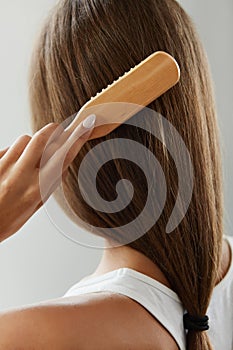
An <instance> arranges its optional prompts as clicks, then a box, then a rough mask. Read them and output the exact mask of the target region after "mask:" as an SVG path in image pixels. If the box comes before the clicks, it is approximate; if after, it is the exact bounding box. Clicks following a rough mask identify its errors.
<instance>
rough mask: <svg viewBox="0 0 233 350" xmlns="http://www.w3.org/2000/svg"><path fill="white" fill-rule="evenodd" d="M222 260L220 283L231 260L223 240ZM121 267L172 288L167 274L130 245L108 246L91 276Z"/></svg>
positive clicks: (226, 244) (227, 247)
mask: <svg viewBox="0 0 233 350" xmlns="http://www.w3.org/2000/svg"><path fill="white" fill-rule="evenodd" d="M222 248H223V249H222V260H221V264H220V269H219V271H220V273H219V275H220V278H219V279H218V281H217V282H216V284H217V283H219V282H220V281H221V280H222V278H223V277H224V276H225V274H226V273H227V271H228V269H229V266H230V262H231V256H230V255H231V254H230V248H229V245H228V242H226V241H225V240H223V246H222ZM121 267H128V268H131V269H134V270H136V271H138V272H141V273H143V274H145V275H148V276H149V277H152V278H154V279H156V280H157V281H159V282H161V283H162V284H164V285H165V286H167V287H168V288H171V286H170V284H169V282H168V280H167V279H166V277H165V275H164V274H163V273H162V271H161V270H160V269H159V267H158V266H157V265H156V264H155V263H154V262H153V261H152V260H151V259H149V258H148V257H147V256H145V255H144V254H143V253H140V252H138V251H137V250H136V249H133V248H131V247H129V246H119V247H114V248H112V247H111V248H106V249H105V250H104V251H103V255H102V258H101V260H100V263H99V265H98V266H97V269H96V270H95V271H94V273H93V274H92V275H91V276H93V277H94V276H98V275H102V274H104V273H107V272H110V271H113V270H116V269H119V268H121Z"/></svg>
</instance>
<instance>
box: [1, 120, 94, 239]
mask: <svg viewBox="0 0 233 350" xmlns="http://www.w3.org/2000/svg"><path fill="white" fill-rule="evenodd" d="M94 124H95V116H94V115H91V116H89V117H87V118H86V119H85V120H84V122H83V123H80V124H79V125H78V127H77V128H76V129H75V130H74V131H73V132H72V131H70V130H69V128H67V129H65V130H64V129H63V127H62V126H61V125H59V124H56V123H51V124H48V125H46V126H45V127H44V128H42V129H41V130H39V131H38V132H36V133H35V134H34V135H33V137H30V136H28V135H24V136H21V137H19V138H18V139H17V140H16V141H15V143H14V144H13V145H12V146H11V147H9V148H7V149H5V150H2V151H0V242H1V241H3V240H4V239H6V238H8V237H9V236H11V235H13V234H14V233H15V232H17V231H18V230H19V229H20V228H21V227H22V226H23V225H24V224H25V222H26V221H27V220H28V219H29V218H30V217H31V216H32V215H33V214H34V213H35V212H36V211H37V210H38V209H39V208H40V207H41V206H42V205H43V203H44V202H45V201H46V200H47V199H48V198H49V197H50V195H51V194H52V193H53V192H54V191H55V189H56V188H57V186H58V185H59V184H60V182H61V180H62V176H64V174H65V173H66V171H67V168H68V167H69V165H70V164H71V163H72V161H73V160H74V158H75V157H76V155H77V154H78V152H79V151H80V149H81V147H82V146H83V144H84V143H85V142H86V141H87V140H88V138H89V136H90V134H91V132H92V130H93V127H94ZM63 161H64V162H63ZM59 172H60V173H59ZM41 185H42V187H43V191H42V194H43V198H42V196H41ZM45 190H46V191H45Z"/></svg>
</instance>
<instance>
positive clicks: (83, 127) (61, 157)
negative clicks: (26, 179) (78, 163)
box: [40, 115, 96, 196]
mask: <svg viewBox="0 0 233 350" xmlns="http://www.w3.org/2000/svg"><path fill="white" fill-rule="evenodd" d="M95 119H96V116H95V115H90V116H89V117H87V118H86V119H85V120H84V121H83V122H82V123H80V124H79V126H78V127H77V128H76V130H75V131H74V132H73V133H72V134H71V135H70V137H69V138H68V139H67V141H66V142H65V143H64V144H63V146H62V147H60V149H59V150H57V152H56V153H55V154H54V155H53V156H52V157H51V158H50V159H49V160H48V162H47V163H46V164H45V166H44V167H42V168H41V169H40V186H41V192H42V194H43V196H44V195H45V194H47V193H48V192H49V193H50V194H51V193H52V192H53V191H54V189H53V185H54V184H55V183H57V181H58V184H59V183H60V182H61V180H62V174H63V173H64V172H65V171H66V170H67V168H68V166H69V165H70V164H71V163H72V161H73V160H74V158H75V157H76V156H77V154H78V152H79V151H80V149H81V148H82V146H83V145H84V143H85V142H86V141H87V140H88V138H89V136H90V134H91V132H92V130H93V129H94V125H95ZM56 186H57V185H56Z"/></svg>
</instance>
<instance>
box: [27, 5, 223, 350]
mask: <svg viewBox="0 0 233 350" xmlns="http://www.w3.org/2000/svg"><path fill="white" fill-rule="evenodd" d="M158 50H163V51H166V52H168V53H170V54H171V55H172V56H174V57H175V59H176V60H177V61H178V63H179V65H180V68H181V80H180V82H179V83H178V84H177V85H176V86H175V87H173V88H172V89H171V90H169V91H168V92H167V93H165V94H164V95H163V96H161V97H160V98H158V99H157V100H156V101H154V102H153V103H151V104H150V105H149V106H148V107H150V108H151V109H153V110H154V111H157V112H159V113H161V114H162V115H163V116H164V117H165V118H166V119H167V120H168V121H169V122H170V123H171V124H172V125H173V126H174V127H175V128H176V129H177V131H178V132H179V134H180V135H181V136H182V138H183V140H184V142H185V144H186V146H187V148H188V150H189V152H190V156H191V160H192V164H193V169H194V188H193V194H192V199H191V203H190V205H189V208H188V211H187V213H186V215H185V217H184V219H183V220H182V222H181V223H180V224H179V225H178V227H177V228H176V229H175V230H174V232H173V233H172V234H170V235H168V234H167V233H166V232H165V228H166V224H167V222H168V219H169V216H170V214H171V211H172V208H173V207H174V204H175V200H176V194H177V174H176V171H175V164H174V162H173V161H172V159H171V157H170V155H169V152H167V150H166V149H165V148H164V147H163V145H161V143H160V142H159V141H158V140H156V139H155V138H153V137H152V136H151V134H149V133H147V132H144V131H143V130H139V128H138V129H137V128H136V129H137V130H136V129H135V127H133V126H131V125H126V124H123V125H121V126H120V127H119V128H117V129H116V130H114V131H113V132H112V133H110V134H109V135H107V136H106V137H102V138H99V139H96V140H91V141H88V142H87V143H86V144H85V145H84V146H83V147H82V150H81V152H80V153H79V155H78V156H77V157H76V159H75V160H74V162H73V163H72V166H71V167H70V168H69V172H68V175H67V177H66V179H65V180H64V184H63V187H64V190H65V195H66V198H67V200H68V203H69V205H70V206H71V208H72V210H73V211H74V212H75V213H76V214H77V215H78V216H79V217H80V218H81V219H82V220H84V221H86V222H88V223H90V224H91V225H94V226H96V227H120V226H123V225H124V224H125V223H126V221H127V220H128V221H129V219H132V217H136V215H138V213H139V212H140V210H142V208H143V205H144V204H145V200H146V195H147V194H148V193H147V192H148V191H147V190H148V188H147V186H146V179H145V176H144V174H143V173H142V171H141V170H140V169H139V167H137V166H135V164H133V163H132V162H130V161H127V160H124V159H114V158H115V157H114V148H112V149H111V152H112V161H110V162H108V163H107V164H106V165H105V166H104V167H103V169H101V171H100V173H99V174H98V176H97V185H98V186H97V187H98V190H99V192H100V193H101V196H102V197H103V198H105V199H106V200H109V201H110V200H113V198H115V196H116V184H117V182H118V181H119V180H120V179H122V178H127V179H128V180H130V181H131V183H132V184H133V187H134V190H135V195H134V197H133V200H132V203H130V205H129V206H128V207H127V208H126V209H125V210H123V211H122V212H120V213H104V212H101V211H97V210H94V209H93V208H91V207H90V206H88V205H87V203H86V202H85V201H84V200H83V199H82V196H81V193H80V189H79V186H78V181H77V174H78V169H79V166H80V163H81V160H82V159H83V157H84V156H85V155H86V154H87V153H88V152H89V150H90V149H92V148H93V146H95V145H97V144H99V143H101V142H103V141H106V140H110V139H112V138H120V137H121V138H122V137H124V138H127V139H132V140H136V141H138V142H139V143H141V144H142V145H145V146H146V147H147V148H148V149H150V151H151V152H153V153H154V154H155V155H156V158H157V159H158V160H159V162H160V164H161V166H162V168H163V171H164V173H165V176H166V181H167V188H168V194H167V201H166V205H165V207H164V209H163V212H162V215H161V216H160V218H159V220H158V221H157V222H156V224H155V225H154V226H153V227H152V228H151V229H150V230H149V231H148V232H147V233H146V234H144V235H143V236H142V237H140V238H139V239H137V240H135V241H133V242H131V243H129V244H128V245H129V246H130V247H132V248H134V249H136V250H138V251H140V252H142V253H143V254H145V255H146V256H147V257H149V258H150V259H151V260H152V261H153V262H154V263H156V264H157V265H158V267H159V268H160V269H161V270H162V272H163V273H164V274H165V276H166V278H167V280H168V281H169V283H170V285H171V286H172V288H173V290H174V291H175V292H176V293H177V294H178V296H179V298H180V299H181V301H182V303H183V305H184V307H185V309H186V310H187V311H188V312H189V313H190V314H191V315H193V316H195V315H196V316H204V315H205V313H206V311H207V308H208V305H209V302H210V298H211V295H212V291H213V288H214V286H215V283H216V281H217V279H218V277H219V276H218V270H219V265H220V257H221V251H222V232H223V220H222V217H223V205H222V202H223V198H222V179H221V160H220V154H219V141H218V128H217V123H216V112H215V106H214V100H213V91H212V86H211V79H210V74H209V68H208V62H207V59H206V55H205V52H204V50H203V47H202V45H201V43H200V40H199V38H198V35H197V33H196V31H195V29H194V25H193V23H192V21H191V19H190V18H189V16H188V15H187V14H186V13H185V11H184V10H183V9H182V8H181V6H180V5H179V4H178V3H177V2H176V1H175V0H140V1H135V0H127V1H125V0H107V1H105V0H76V1H73V0H72V1H71V0H62V1H60V2H59V3H58V4H57V5H56V6H55V8H54V9H53V10H52V11H51V13H50V15H49V17H48V19H47V21H46V23H45V25H44V27H43V30H42V32H41V34H40V36H39V40H38V43H37V45H36V48H35V50H34V55H33V60H32V65H31V74H30V100H31V111H32V124H33V130H34V131H36V130H38V129H39V128H41V127H42V126H44V125H45V124H47V123H49V122H53V121H55V122H62V121H64V120H65V119H66V118H67V117H68V116H70V115H72V114H73V113H75V112H77V111H78V110H79V109H80V108H81V107H82V106H83V104H84V103H85V102H87V101H88V100H89V99H90V97H91V96H94V95H95V94H96V93H97V92H98V91H101V89H102V88H104V87H106V86H107V85H108V84H110V83H111V82H112V81H114V80H115V79H117V78H118V77H119V76H121V75H122V74H123V73H124V72H126V71H128V70H129V69H130V68H131V67H134V66H135V65H136V64H138V63H139V62H141V61H142V60H143V59H145V58H146V57H147V56H148V55H150V54H152V53H153V52H155V51H158ZM94 161H96V160H95V159H93V162H94ZM92 164H93V163H92V162H90V163H88V166H87V167H86V171H87V174H86V178H87V179H88V177H89V175H88V174H91V172H92ZM148 167H150V163H149V164H148ZM156 201H157V199H156V198H155V199H154V202H155V205H156ZM187 349H189V350H194V349H195V350H205V349H212V346H211V344H210V341H209V338H208V333H207V332H194V331H189V332H188V334H187Z"/></svg>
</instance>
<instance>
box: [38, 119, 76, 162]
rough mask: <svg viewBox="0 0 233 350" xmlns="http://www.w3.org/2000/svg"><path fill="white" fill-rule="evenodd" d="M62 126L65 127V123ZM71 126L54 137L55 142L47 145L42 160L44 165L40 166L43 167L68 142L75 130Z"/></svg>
mask: <svg viewBox="0 0 233 350" xmlns="http://www.w3.org/2000/svg"><path fill="white" fill-rule="evenodd" d="M76 115H77V113H76V114H74V115H73V116H72V117H73V119H74V117H75V116H76ZM62 125H63V126H64V125H65V122H64V123H62ZM69 126H70V123H69V125H68V126H67V127H66V128H65V129H64V130H63V132H61V133H60V134H59V135H58V136H57V137H54V139H53V140H51V142H49V143H48V144H47V145H46V148H45V150H44V152H43V159H42V164H41V165H40V166H43V165H44V164H45V163H46V162H47V161H48V160H49V159H50V158H51V157H52V156H53V155H54V154H55V152H56V151H57V150H58V149H59V148H60V147H61V146H62V145H63V144H64V143H65V142H66V140H67V139H68V138H69V137H70V136H71V134H72V132H73V129H71V128H69Z"/></svg>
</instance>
